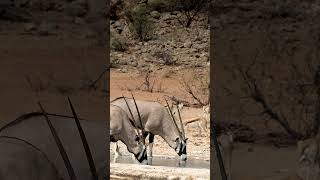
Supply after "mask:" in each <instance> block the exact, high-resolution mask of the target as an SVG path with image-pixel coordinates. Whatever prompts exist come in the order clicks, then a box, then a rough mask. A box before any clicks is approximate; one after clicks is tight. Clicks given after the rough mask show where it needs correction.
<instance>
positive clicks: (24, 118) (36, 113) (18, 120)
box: [0, 112, 86, 132]
mask: <svg viewBox="0 0 320 180" xmlns="http://www.w3.org/2000/svg"><path fill="white" fill-rule="evenodd" d="M43 115H44V114H43V113H42V112H31V113H26V114H23V115H21V116H19V117H18V118H16V119H15V120H13V121H11V122H9V123H7V124H6V125H4V126H2V127H1V128H0V132H1V131H3V130H4V129H7V128H9V127H12V126H14V125H17V124H19V123H21V122H23V121H24V120H27V119H30V118H32V117H38V116H43ZM47 115H49V116H56V117H64V118H70V119H73V116H68V115H60V114H54V113H47ZM79 119H80V120H86V119H82V118H79Z"/></svg>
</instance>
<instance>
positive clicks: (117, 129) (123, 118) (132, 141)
mask: <svg viewBox="0 0 320 180" xmlns="http://www.w3.org/2000/svg"><path fill="white" fill-rule="evenodd" d="M131 123H132V122H131V120H130V119H129V117H128V115H127V114H126V112H125V111H124V110H122V108H120V107H118V106H116V105H110V141H111V142H117V141H118V140H120V141H122V142H123V143H124V144H125V145H126V146H127V149H128V151H129V152H131V153H133V154H134V155H135V157H136V159H137V160H138V161H139V162H140V163H141V162H142V161H144V160H147V153H146V147H145V144H144V143H143V141H142V139H143V138H142V135H141V134H140V133H139V131H135V127H134V126H133V125H132V124H131ZM115 153H116V155H117V154H118V152H115ZM116 155H115V157H114V162H115V161H116V158H117V156H116Z"/></svg>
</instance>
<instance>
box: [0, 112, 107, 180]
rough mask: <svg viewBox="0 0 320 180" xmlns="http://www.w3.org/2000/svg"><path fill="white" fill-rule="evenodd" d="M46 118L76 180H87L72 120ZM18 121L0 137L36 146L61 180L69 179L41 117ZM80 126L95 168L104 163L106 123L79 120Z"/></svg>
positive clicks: (21, 118) (87, 170)
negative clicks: (68, 160)
mask: <svg viewBox="0 0 320 180" xmlns="http://www.w3.org/2000/svg"><path fill="white" fill-rule="evenodd" d="M49 118H50V120H51V122H52V124H53V126H54V127H55V129H56V131H57V133H58V135H59V137H60V139H61V141H62V144H63V146H64V148H65V150H66V152H67V154H68V156H69V159H70V162H71V165H72V166H73V169H74V171H75V174H76V176H77V178H78V180H81V179H87V177H88V174H90V169H89V165H88V162H87V159H86V154H85V151H84V148H83V145H82V142H81V139H80V135H79V132H78V129H77V126H76V124H75V122H74V119H73V118H67V117H58V116H51V115H50V116H49ZM18 120H19V121H17V120H16V122H17V123H11V125H9V126H6V128H4V129H2V130H1V131H0V135H2V136H12V137H17V138H20V139H23V140H25V141H27V142H29V143H31V144H33V145H35V146H36V147H38V148H39V149H40V150H41V151H42V152H44V153H45V154H46V155H47V156H48V158H49V159H50V161H52V162H53V164H54V165H55V166H56V167H57V170H58V171H59V173H60V174H61V175H62V176H63V178H64V179H68V178H69V176H68V172H67V170H66V168H65V165H64V162H63V160H62V158H61V156H60V153H59V150H58V147H57V146H56V143H55V141H54V139H53V136H52V134H51V132H50V130H49V127H48V124H47V123H46V121H45V119H44V116H43V115H42V114H41V113H39V114H34V115H30V114H27V115H23V116H21V117H19V118H18ZM80 123H81V126H82V128H83V131H84V133H85V135H86V138H87V140H88V144H89V146H90V149H91V153H92V157H93V160H94V162H95V163H96V164H99V163H101V162H104V161H105V159H106V152H107V145H106V140H107V129H106V124H105V123H106V121H105V120H100V121H87V120H81V121H80ZM9 124H10V123H9Z"/></svg>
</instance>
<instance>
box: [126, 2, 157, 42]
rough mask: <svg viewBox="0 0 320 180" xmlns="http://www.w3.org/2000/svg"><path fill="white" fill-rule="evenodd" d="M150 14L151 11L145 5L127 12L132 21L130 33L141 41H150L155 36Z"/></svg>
mask: <svg viewBox="0 0 320 180" xmlns="http://www.w3.org/2000/svg"><path fill="white" fill-rule="evenodd" d="M149 13H150V9H149V8H147V7H146V6H145V5H138V6H135V7H133V8H131V9H129V10H127V11H126V16H127V18H128V19H129V21H130V26H129V28H130V31H131V33H133V34H134V35H135V36H136V38H138V39H139V40H140V41H148V40H150V39H152V37H153V34H154V31H153V30H154V26H153V23H152V21H151V20H150V16H149Z"/></svg>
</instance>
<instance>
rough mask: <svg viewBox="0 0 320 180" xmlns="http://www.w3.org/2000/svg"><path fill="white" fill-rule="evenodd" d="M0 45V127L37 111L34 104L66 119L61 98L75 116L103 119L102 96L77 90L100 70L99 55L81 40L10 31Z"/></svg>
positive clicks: (0, 40)
mask: <svg viewBox="0 0 320 180" xmlns="http://www.w3.org/2000/svg"><path fill="white" fill-rule="evenodd" d="M17 29H18V28H17ZM0 42H2V43H0V58H1V61H0V82H1V83H0V97H1V101H0V109H1V112H0V118H1V120H0V125H2V124H4V123H5V122H8V121H12V120H13V119H15V118H17V117H18V116H19V115H21V114H24V113H28V112H31V111H38V110H39V107H38V105H37V101H41V102H42V104H43V106H44V108H45V109H46V110H47V111H48V112H52V113H60V114H71V112H70V109H69V107H68V104H67V99H66V96H70V97H71V99H72V101H73V104H74V106H75V108H76V111H77V112H78V114H79V116H81V117H83V118H87V119H96V118H100V119H101V118H105V116H106V113H105V106H106V104H105V102H104V100H103V94H102V93H101V92H100V91H99V90H98V91H85V90H80V87H81V86H82V85H83V84H84V82H85V81H86V80H88V79H90V78H92V79H94V78H96V77H98V75H99V73H101V71H102V70H103V68H104V67H103V65H104V60H103V59H104V57H105V52H104V50H103V51H102V49H101V48H97V47H93V46H89V43H88V40H84V39H76V38H61V37H60V36H58V35H53V36H33V35H23V34H19V33H17V32H14V31H13V30H12V31H6V32H2V33H1V34H0ZM28 79H29V80H28ZM30 82H31V83H30Z"/></svg>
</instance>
